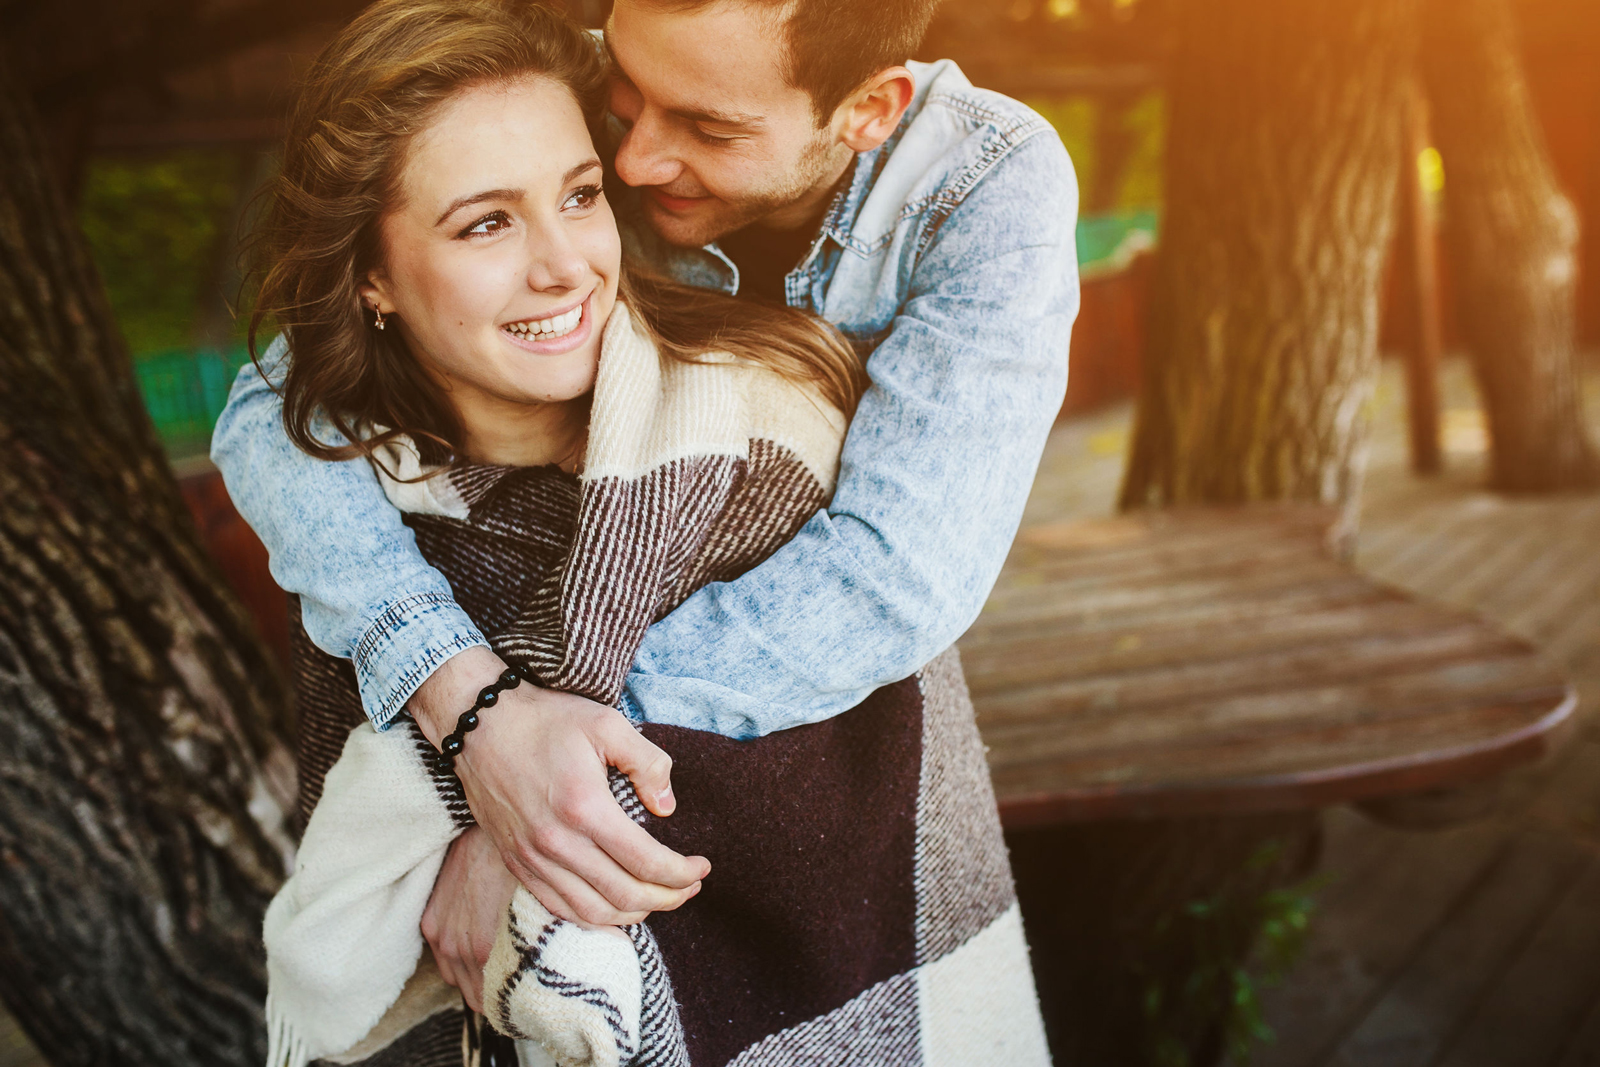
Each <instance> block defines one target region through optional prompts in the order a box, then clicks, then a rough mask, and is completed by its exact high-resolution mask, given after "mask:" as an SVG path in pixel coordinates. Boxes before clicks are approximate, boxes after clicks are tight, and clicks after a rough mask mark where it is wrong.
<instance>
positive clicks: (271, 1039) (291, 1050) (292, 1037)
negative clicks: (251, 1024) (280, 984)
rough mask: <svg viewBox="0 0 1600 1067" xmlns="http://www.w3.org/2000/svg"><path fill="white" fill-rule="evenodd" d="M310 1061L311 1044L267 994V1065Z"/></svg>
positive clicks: (296, 1066) (292, 1066)
mask: <svg viewBox="0 0 1600 1067" xmlns="http://www.w3.org/2000/svg"><path fill="white" fill-rule="evenodd" d="M310 1062H311V1046H310V1044H309V1043H308V1042H307V1041H306V1037H305V1035H304V1034H302V1033H300V1032H299V1030H298V1028H297V1027H296V1026H295V1025H294V1023H292V1022H290V1021H289V1019H288V1018H287V1017H285V1016H284V1014H283V1011H282V1009H281V1008H280V1007H279V1006H278V1004H277V1002H276V1001H274V1000H273V997H272V994H271V993H268V994H267V1067H306V1065H307V1064H309V1063H310Z"/></svg>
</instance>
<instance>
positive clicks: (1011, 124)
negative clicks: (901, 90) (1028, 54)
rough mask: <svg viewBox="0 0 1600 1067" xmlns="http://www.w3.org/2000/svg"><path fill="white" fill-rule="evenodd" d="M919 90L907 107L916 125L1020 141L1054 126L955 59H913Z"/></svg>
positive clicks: (958, 133)
mask: <svg viewBox="0 0 1600 1067" xmlns="http://www.w3.org/2000/svg"><path fill="white" fill-rule="evenodd" d="M910 68H911V73H912V75H913V76H914V77H915V78H916V81H917V92H916V95H915V97H913V99H912V104H911V107H910V108H908V109H907V117H908V118H909V119H910V120H911V121H910V123H909V124H908V126H907V131H908V132H909V130H910V128H911V127H913V126H932V125H935V124H937V125H938V126H940V127H941V128H943V129H945V130H948V131H949V133H950V134H951V135H957V136H959V135H966V136H970V135H972V134H975V133H976V134H982V135H988V136H992V137H995V138H998V139H1001V140H1004V141H1010V142H1020V141H1023V140H1026V139H1027V138H1029V137H1032V136H1034V135H1035V134H1040V133H1046V132H1048V131H1050V130H1051V128H1052V127H1051V126H1050V123H1049V121H1048V120H1046V119H1045V118H1044V117H1043V116H1042V115H1040V114H1039V113H1038V112H1037V111H1035V110H1033V108H1031V107H1029V106H1028V105H1027V104H1024V103H1023V102H1022V101H1020V100H1013V99H1012V98H1011V97H1009V96H1006V95H1005V94H1004V93H998V92H995V91H994V90H993V89H981V88H979V87H978V86H976V85H973V84H972V82H971V81H970V80H969V79H968V78H967V76H966V74H965V73H964V72H963V71H962V70H961V68H960V67H959V66H958V65H957V64H956V62H955V60H953V59H940V60H935V61H933V62H930V63H918V62H912V63H911V64H910Z"/></svg>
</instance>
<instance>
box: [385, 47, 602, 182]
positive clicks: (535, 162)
mask: <svg viewBox="0 0 1600 1067" xmlns="http://www.w3.org/2000/svg"><path fill="white" fill-rule="evenodd" d="M593 154H594V147H593V143H592V142H591V140H590V137H589V128H588V126H587V125H586V124H585V123H584V120H583V112H582V111H581V110H580V109H579V107H578V102H577V100H576V99H574V98H573V95H572V93H571V92H570V91H569V90H568V89H567V88H566V87H565V86H563V85H562V84H560V83H559V82H556V81H554V80H552V79H550V78H545V77H537V76H530V77H526V78H520V79H517V80H516V81H512V82H495V83H483V84H478V85H471V86H467V87H465V88H463V89H461V90H459V91H458V92H456V93H455V94H454V95H452V96H451V97H450V98H449V99H448V100H447V101H445V103H444V104H443V105H442V106H441V107H440V108H439V110H438V111H437V112H436V113H435V115H434V116H433V119H432V121H431V122H430V123H429V124H428V126H427V127H425V128H424V129H422V130H420V131H419V132H418V133H417V134H416V136H415V137H413V138H412V140H411V144H410V146H409V151H408V152H407V158H406V164H405V168H404V170H403V171H402V175H401V184H402V185H403V187H404V188H405V191H406V195H407V199H408V200H410V199H416V200H418V201H419V204H418V206H419V207H422V208H423V209H424V210H426V209H427V208H428V207H430V206H431V207H435V208H437V207H441V206H442V205H444V204H448V203H449V202H450V201H452V200H454V199H456V198H457V197H460V196H463V195H470V194H472V193H474V192H476V191H478V190H482V189H492V188H525V189H527V190H528V191H529V192H530V193H531V192H532V191H533V190H534V188H536V187H537V186H539V185H542V184H551V185H558V184H561V183H562V180H563V178H564V176H565V175H566V173H567V172H568V171H569V170H570V169H571V168H572V167H573V166H574V165H576V164H578V163H580V162H582V161H583V160H585V159H587V158H589V157H590V156H592V155H593Z"/></svg>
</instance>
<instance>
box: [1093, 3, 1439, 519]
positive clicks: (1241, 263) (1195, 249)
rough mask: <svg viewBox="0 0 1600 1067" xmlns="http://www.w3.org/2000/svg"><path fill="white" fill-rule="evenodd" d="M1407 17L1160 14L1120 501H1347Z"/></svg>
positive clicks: (1181, 8)
mask: <svg viewBox="0 0 1600 1067" xmlns="http://www.w3.org/2000/svg"><path fill="white" fill-rule="evenodd" d="M1416 8H1417V4H1416V0H1275V2H1273V3H1260V2H1259V0H1204V2H1201V0H1194V2H1190V3H1183V4H1177V5H1175V6H1174V8H1173V16H1174V18H1175V20H1176V23H1177V25H1176V26H1175V33H1174V38H1175V40H1176V42H1177V46H1176V49H1175V51H1174V54H1173V56H1172V60H1171V65H1170V74H1169V80H1168V94H1167V99H1168V101H1169V107H1170V120H1169V127H1168V129H1169V134H1168V143H1167V157H1166V167H1167V180H1166V197H1167V206H1166V214H1165V218H1164V221H1163V233H1162V237H1161V251H1160V253H1159V257H1158V258H1159V263H1158V265H1157V279H1156V290H1155V298H1154V305H1153V309H1152V310H1153V318H1152V323H1151V336H1150V342H1151V343H1150V349H1149V355H1148V361H1147V363H1146V374H1145V380H1144V386H1143V388H1142V391H1141V394H1140V399H1139V409H1138V416H1137V422H1136V428H1135V432H1134V442H1133V449H1132V454H1131V456H1130V459H1129V468H1128V473H1127V476H1126V479H1125V480H1124V483H1123V487H1122V505H1123V506H1124V507H1137V506H1141V505H1147V504H1156V505H1168V504H1188V503H1236V502H1246V501H1256V500H1277V499H1300V500H1315V501H1321V502H1324V503H1350V502H1352V501H1353V500H1354V499H1355V497H1356V495H1357V493H1358V491H1359V488H1360V481H1361V474H1362V469H1363V442H1364V437H1365V427H1364V420H1363V417H1362V408H1363V404H1364V401H1365V400H1366V398H1367V395H1368V392H1369V390H1370V386H1371V380H1372V375H1373V371H1374V369H1375V367H1376V354H1377V325H1378V295H1379V282H1380V280H1381V275H1382V270H1383V259H1384V253H1385V251H1386V250H1387V248H1388V244H1389V235H1390V230H1391V227H1392V225H1393V219H1394V205H1395V189H1396V185H1395V182H1396V179H1397V177H1398V167H1399V164H1400V154H1401V152H1400V148H1401V144H1402V136H1403V132H1404V126H1403V123H1404V119H1405V99H1406V98H1405V91H1406V77H1407V75H1408V73H1409V70H1410V63H1411V61H1412V58H1413V50H1414V40H1413V37H1414V29H1415V21H1416Z"/></svg>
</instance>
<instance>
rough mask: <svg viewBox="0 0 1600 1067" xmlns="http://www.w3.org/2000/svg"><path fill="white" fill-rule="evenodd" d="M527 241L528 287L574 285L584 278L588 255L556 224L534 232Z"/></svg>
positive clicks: (573, 287)
mask: <svg viewBox="0 0 1600 1067" xmlns="http://www.w3.org/2000/svg"><path fill="white" fill-rule="evenodd" d="M529 244H530V247H529V250H528V251H529V256H528V267H527V277H528V286H529V288H532V289H537V290H540V291H543V290H548V289H555V290H561V289H576V288H578V287H579V286H581V285H583V283H584V282H585V281H586V280H587V279H588V277H589V273H590V271H589V261H588V259H586V258H585V257H584V255H583V253H582V252H581V251H579V250H578V248H577V247H576V246H574V245H573V243H572V241H571V240H569V239H568V237H567V235H566V234H565V233H564V232H562V227H560V226H559V225H558V226H554V227H550V228H548V229H546V230H544V231H543V232H537V233H535V234H534V236H533V239H532V240H531V241H530V242H529Z"/></svg>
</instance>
